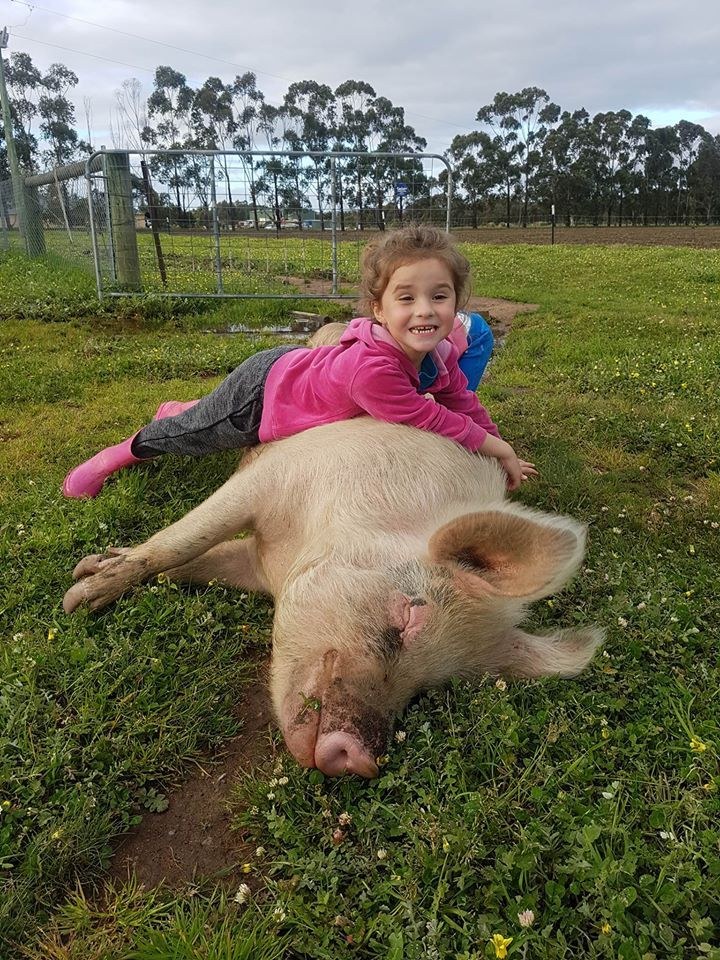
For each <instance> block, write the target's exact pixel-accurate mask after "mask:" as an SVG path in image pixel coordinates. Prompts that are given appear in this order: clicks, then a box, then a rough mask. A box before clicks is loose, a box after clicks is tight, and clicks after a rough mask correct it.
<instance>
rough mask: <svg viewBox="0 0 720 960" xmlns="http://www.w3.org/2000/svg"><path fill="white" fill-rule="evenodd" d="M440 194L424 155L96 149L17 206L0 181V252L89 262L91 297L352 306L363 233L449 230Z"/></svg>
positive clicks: (444, 178)
mask: <svg viewBox="0 0 720 960" xmlns="http://www.w3.org/2000/svg"><path fill="white" fill-rule="evenodd" d="M451 198H452V171H451V169H450V167H449V165H448V164H447V161H445V160H444V158H442V157H440V156H436V155H424V154H358V153H351V152H294V151H282V152H280V151H265V152H263V151H253V152H250V153H242V154H241V153H238V152H221V151H186V150H183V151H146V152H140V151H101V152H98V153H96V154H93V155H92V156H91V157H90V158H89V159H88V160H87V161H86V162H81V163H77V164H71V165H69V166H67V167H64V168H56V169H55V170H53V171H49V172H48V173H45V174H40V175H35V176H32V177H26V178H25V185H24V190H23V196H22V197H21V198H20V200H21V202H20V203H19V204H18V202H17V198H14V197H13V192H12V184H11V183H10V182H8V183H4V184H2V185H0V208H1V209H0V233H1V234H2V236H0V245H2V244H3V243H4V244H5V245H7V246H10V245H14V246H22V244H23V243H24V246H25V248H26V250H27V251H28V252H29V253H31V255H40V254H43V253H45V252H48V253H51V254H54V255H56V256H60V257H62V258H63V259H66V260H67V261H68V262H69V263H73V264H84V265H87V266H90V267H92V268H93V269H94V271H95V276H96V282H97V288H98V294H99V296H101V297H103V296H128V295H136V294H139V293H150V292H152V293H155V294H158V295H161V296H168V297H173V296H175V297H193V296H197V297H233V298H261V297H262V298H266V297H272V298H292V299H298V297H301V298H302V297H307V298H312V299H318V298H331V297H332V298H347V299H354V298H355V297H356V295H357V294H356V290H355V282H356V280H357V277H358V263H359V256H360V250H361V248H362V246H363V245H364V243H365V241H366V240H367V236H368V234H369V233H372V232H373V231H378V230H384V229H386V228H390V227H393V226H397V225H399V224H403V223H407V222H411V221H412V222H418V221H421V222H426V223H434V224H437V225H438V226H440V227H442V228H444V229H449V228H450V226H451V221H450V209H451ZM23 221H24V224H25V226H24V229H23ZM18 228H20V229H18Z"/></svg>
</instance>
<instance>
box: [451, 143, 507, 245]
mask: <svg viewBox="0 0 720 960" xmlns="http://www.w3.org/2000/svg"><path fill="white" fill-rule="evenodd" d="M448 158H449V160H450V162H451V164H452V167H453V171H454V177H455V187H456V190H458V189H459V190H461V191H462V193H463V194H464V197H465V202H466V204H467V206H468V207H469V209H470V213H471V218H472V227H473V229H475V230H477V228H478V210H479V208H480V205H481V204H482V202H483V201H485V200H486V199H487V197H488V196H489V194H491V193H492V192H493V190H495V189H496V188H497V187H499V186H501V184H502V177H501V172H500V168H499V165H498V163H497V159H496V157H495V147H494V144H493V142H492V139H491V138H490V136H489V135H488V134H487V133H485V132H483V131H481V130H473V131H472V132H471V133H465V134H459V135H458V136H456V137H453V140H452V143H451V144H450V149H449V151H448ZM446 180H447V175H446V173H445V171H443V173H442V174H441V175H440V182H441V183H445V182H446Z"/></svg>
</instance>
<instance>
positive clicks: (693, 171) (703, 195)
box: [689, 134, 720, 223]
mask: <svg viewBox="0 0 720 960" xmlns="http://www.w3.org/2000/svg"><path fill="white" fill-rule="evenodd" d="M689 185H690V187H691V189H692V191H693V196H694V197H695V204H696V207H697V208H698V209H699V210H702V211H703V214H704V217H703V219H704V220H705V222H706V223H711V222H712V221H713V219H715V220H717V219H718V217H720V134H718V135H717V136H715V137H711V136H708V137H706V138H705V139H704V140H703V142H702V143H701V144H700V146H699V148H698V152H697V156H696V158H695V161H694V163H693V165H692V167H691V168H690V172H689Z"/></svg>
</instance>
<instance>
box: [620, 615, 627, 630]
mask: <svg viewBox="0 0 720 960" xmlns="http://www.w3.org/2000/svg"><path fill="white" fill-rule="evenodd" d="M617 622H618V626H619V627H622V628H623V630H624V629H625V627H626V626H627V625H628V621H627V620H626V619H625V617H618V621H617Z"/></svg>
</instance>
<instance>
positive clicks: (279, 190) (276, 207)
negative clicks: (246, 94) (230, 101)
mask: <svg viewBox="0 0 720 960" xmlns="http://www.w3.org/2000/svg"><path fill="white" fill-rule="evenodd" d="M282 114H283V111H282V108H281V107H275V106H273V105H272V104H270V103H263V104H261V106H260V108H259V110H258V121H259V122H258V132H259V134H260V135H261V136H263V137H264V139H265V145H266V148H267V150H268V152H272V151H276V150H278V149H279V148H280V147H281V145H282V142H283V135H284V133H285V130H284V126H283V116H282ZM258 168H259V169H260V170H262V171H264V173H263V176H262V177H260V178H259V179H258V180H256V186H257V190H258V195H262V194H264V195H266V196H267V197H268V199H269V203H270V207H271V208H272V211H273V221H274V223H275V229H276V230H280V225H281V223H282V209H281V201H282V200H283V196H284V193H285V190H284V187H285V182H284V181H285V174H286V169H285V164H284V162H283V158H282V157H278V156H269V157H266V158H265V159H263V160H261V161H260V163H259V164H258Z"/></svg>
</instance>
